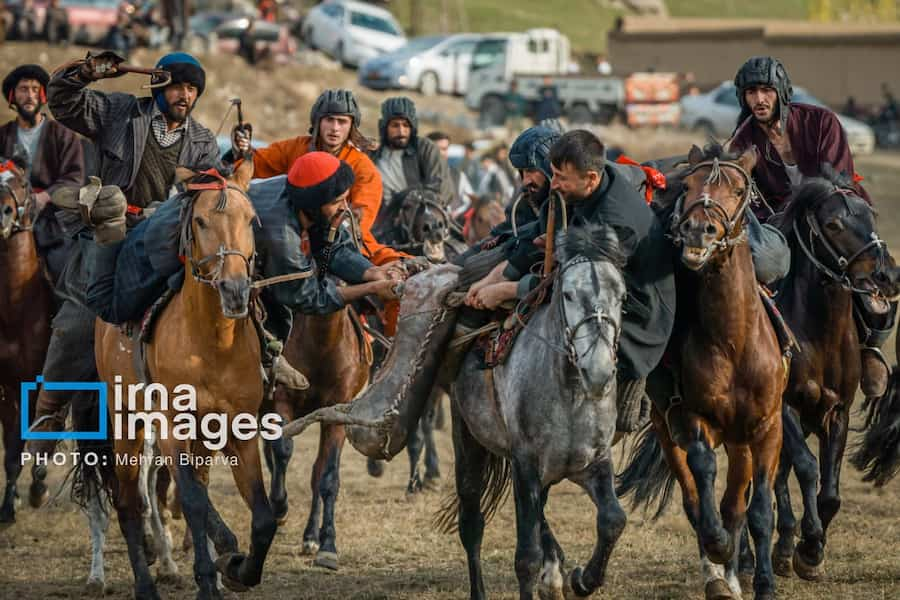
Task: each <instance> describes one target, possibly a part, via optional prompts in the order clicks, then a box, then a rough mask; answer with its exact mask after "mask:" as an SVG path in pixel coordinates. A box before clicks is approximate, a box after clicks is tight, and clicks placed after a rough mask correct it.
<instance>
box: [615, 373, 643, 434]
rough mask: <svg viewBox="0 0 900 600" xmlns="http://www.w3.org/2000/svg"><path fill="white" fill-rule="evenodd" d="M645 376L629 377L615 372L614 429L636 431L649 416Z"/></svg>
mask: <svg viewBox="0 0 900 600" xmlns="http://www.w3.org/2000/svg"><path fill="white" fill-rule="evenodd" d="M646 390H647V378H646V377H641V378H638V379H631V378H628V377H626V376H623V375H622V372H621V371H619V372H618V373H617V374H616V431H619V432H622V433H633V432H635V431H638V430H639V429H640V428H641V427H643V426H644V424H645V423H646V422H647V420H648V419H649V417H650V412H649V410H648V408H649V405H650V402H649V398H647V392H646Z"/></svg>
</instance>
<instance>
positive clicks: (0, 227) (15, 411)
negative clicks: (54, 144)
mask: <svg viewBox="0 0 900 600" xmlns="http://www.w3.org/2000/svg"><path fill="white" fill-rule="evenodd" d="M36 217H37V214H36V207H35V203H34V196H33V195H32V191H31V186H30V185H29V183H28V178H27V176H26V174H25V165H24V163H23V162H22V161H20V160H15V159H14V160H6V159H4V158H0V422H2V425H3V446H4V448H5V452H6V453H5V459H4V464H3V466H4V469H5V474H6V488H5V490H4V492H3V503H2V505H0V523H13V522H14V521H15V520H16V508H15V501H16V498H17V496H18V493H17V488H16V481H17V479H18V478H19V474H20V473H21V471H22V450H23V448H24V442H23V440H22V437H21V420H20V419H21V417H22V415H20V412H19V408H20V404H19V393H20V391H19V386H20V384H21V382H23V381H34V379H35V377H36V376H37V375H39V374H40V373H41V369H42V367H43V365H44V358H45V356H46V354H47V346H48V345H49V344H50V320H51V317H52V314H53V291H52V290H51V288H50V283H49V281H48V279H47V277H46V276H45V274H44V268H43V265H42V264H41V261H40V260H39V259H38V254H37V247H36V245H35V241H34V236H33V235H32V233H31V230H32V224H33V223H34V220H35V218H36ZM34 403H35V399H34V398H32V401H31V402H30V403H29V408H30V409H31V411H30V412H31V413H32V414H31V415H27V416H26V419H27V421H28V422H31V417H32V416H33V408H34ZM46 494H47V488H46V486H45V485H44V483H43V480H42V479H41V478H39V477H37V478H34V476H33V481H32V484H31V494H30V495H31V502H32V504H33V505H35V506H40V504H42V503H43V498H44V496H46Z"/></svg>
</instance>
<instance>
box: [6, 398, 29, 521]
mask: <svg viewBox="0 0 900 600" xmlns="http://www.w3.org/2000/svg"><path fill="white" fill-rule="evenodd" d="M0 394H2V398H0V403H2V406H0V421H2V425H3V447H4V449H5V450H4V451H5V455H4V459H3V468H4V471H5V474H6V488H5V490H4V492H3V504H2V505H0V523H15V521H16V497H17V496H18V493H17V490H16V482H17V481H18V479H19V474H20V473H21V472H22V450H23V448H24V447H25V442H24V441H23V440H22V431H21V423H20V422H19V411H18V410H16V406H17V405H18V403H17V402H16V401H15V399H16V396H14V395H13V394H14V392H13V389H12V387H11V386H8V385H4V386H3V388H2V390H0Z"/></svg>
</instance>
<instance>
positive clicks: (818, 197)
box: [774, 165, 890, 580]
mask: <svg viewBox="0 0 900 600" xmlns="http://www.w3.org/2000/svg"><path fill="white" fill-rule="evenodd" d="M823 173H825V175H826V177H825V178H814V179H809V180H806V181H804V183H803V185H802V186H801V187H799V188H796V189H795V192H794V197H793V199H792V201H791V203H790V204H789V205H788V207H787V209H786V210H785V212H784V213H782V214H780V215H778V217H777V219H778V223H779V226H780V228H781V229H782V231H783V233H784V234H785V237H786V238H787V239H788V243H789V244H790V247H791V270H790V273H791V275H790V277H788V278H787V279H786V280H785V281H784V282H782V285H781V289H780V290H779V293H778V296H777V301H778V306H779V308H780V310H781V312H782V314H783V315H784V317H785V319H786V320H787V322H788V324H789V325H790V327H791V330H792V331H793V332H794V334H795V336H796V338H797V341H798V343H799V352H797V353H796V354H795V356H794V359H793V361H792V365H791V376H790V380H789V382H788V385H787V388H786V389H785V393H784V402H785V406H784V448H783V450H782V455H781V465H780V468H779V472H778V478H777V479H776V481H775V498H776V501H777V504H778V525H777V528H778V541H777V543H776V545H775V553H774V562H775V569H776V572H777V573H778V574H779V575H786V576H787V575H790V573H791V564H792V563H793V566H794V571H796V572H797V574H798V575H799V576H800V577H802V578H804V579H811V580H814V579H817V578H818V577H819V576H820V574H821V565H822V561H823V560H824V558H825V554H824V550H825V541H826V534H827V530H828V525H829V524H830V523H831V521H832V519H833V518H834V516H835V515H836V514H837V511H838V509H839V507H840V505H841V498H840V492H839V489H838V488H839V482H840V474H841V463H842V462H843V456H844V447H845V445H846V442H847V433H848V430H849V427H850V409H851V407H852V405H853V400H854V398H855V396H856V390H857V389H858V388H859V383H860V372H861V365H860V357H859V346H860V339H859V336H858V333H857V326H856V324H855V322H854V318H853V313H854V298H853V296H854V294H853V292H854V291H858V292H860V293H859V294H858V296H859V298H860V299H861V301H862V302H864V303H866V304H867V307H866V308H867V311H868V312H873V313H881V314H885V313H887V311H888V310H890V303H889V302H888V300H887V299H886V297H885V295H884V294H883V293H882V289H883V287H884V284H885V282H886V279H885V277H886V275H885V267H886V266H887V265H886V250H885V243H884V242H883V241H882V240H881V239H880V238H879V237H878V234H877V233H876V230H875V214H874V211H873V210H872V208H871V206H869V204H868V203H867V202H866V201H865V200H863V199H862V198H861V197H859V195H858V194H857V193H856V192H855V191H853V187H852V182H850V181H847V180H846V179H845V178H843V177H842V176H840V175H839V174H836V173H834V171H833V169H831V168H830V165H826V166H825V168H823ZM810 434H813V435H815V436H816V437H817V438H818V439H819V459H818V461H817V460H816V456H815V455H814V454H813V453H812V452H811V451H810V449H809V448H808V446H807V444H806V440H805V438H806V437H807V436H808V435H810ZM792 467H793V469H794V472H795V473H796V474H797V479H798V480H799V482H800V489H801V491H802V494H803V506H804V514H803V519H802V520H801V527H800V531H801V536H800V542H799V543H798V544H797V546H796V549H795V547H794V533H795V529H796V525H797V523H796V519H795V518H794V514H793V511H792V509H791V498H790V492H789V490H788V485H787V480H788V476H789V475H790V471H791V468H792ZM817 467H818V469H817ZM820 477H821V480H820Z"/></svg>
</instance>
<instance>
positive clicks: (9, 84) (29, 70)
mask: <svg viewBox="0 0 900 600" xmlns="http://www.w3.org/2000/svg"><path fill="white" fill-rule="evenodd" d="M23 79H35V80H37V82H38V83H40V84H41V87H42V88H43V89H42V90H41V102H42V103H46V102H47V84H48V83H50V75H49V73H47V71H46V70H44V68H43V67H42V66H40V65H19V66H18V67H16V68H15V69H13V70H12V71H10V72H9V75H7V76H6V77H5V78H4V79H3V97H4V98H6V101H7V102H9V103H10V104H12V103H13V100H14V98H13V91H14V90H15V89H16V86H17V85H19V82H20V81H22V80H23Z"/></svg>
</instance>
